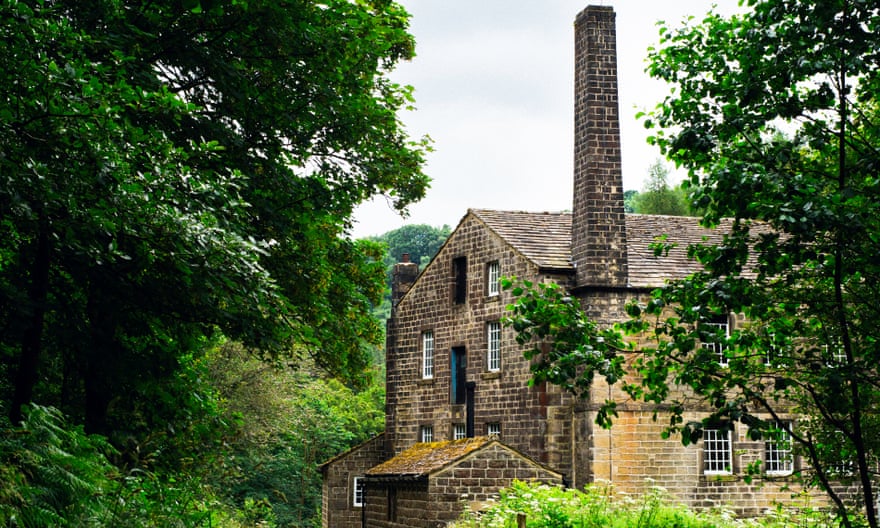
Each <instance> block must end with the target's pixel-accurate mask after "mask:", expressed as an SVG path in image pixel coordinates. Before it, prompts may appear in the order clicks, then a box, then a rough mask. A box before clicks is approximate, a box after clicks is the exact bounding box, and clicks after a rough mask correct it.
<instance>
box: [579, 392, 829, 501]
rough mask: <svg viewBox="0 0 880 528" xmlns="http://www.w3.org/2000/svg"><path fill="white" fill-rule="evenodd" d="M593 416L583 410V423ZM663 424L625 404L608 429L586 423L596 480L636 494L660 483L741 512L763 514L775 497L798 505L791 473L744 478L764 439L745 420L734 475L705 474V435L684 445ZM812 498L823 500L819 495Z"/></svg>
mask: <svg viewBox="0 0 880 528" xmlns="http://www.w3.org/2000/svg"><path fill="white" fill-rule="evenodd" d="M704 416H705V414H701V413H687V414H686V415H685V417H684V418H685V421H688V420H700V419H701V418H702V417H704ZM593 420H595V413H594V412H586V413H584V415H583V423H584V424H588V423H591V422H592V421H593ZM664 425H665V424H664V421H663V419H662V418H661V419H659V420H656V421H655V420H654V419H653V412H652V411H650V410H647V409H643V410H635V409H626V408H624V409H621V410H620V412H619V417H618V418H617V419H616V420H615V424H614V427H612V428H611V429H610V430H604V429H599V428H597V427H595V426H593V428H592V430H589V429H590V428H585V430H589V431H588V433H587V434H588V435H589V437H590V438H589V439H587V438H584V441H585V442H589V443H588V445H590V450H589V451H590V453H589V457H590V461H591V470H592V471H591V478H592V479H593V481H595V482H610V483H612V484H613V486H614V489H615V490H616V491H618V492H625V493H632V494H643V493H645V492H647V491H649V490H650V488H651V487H653V486H659V487H661V488H663V489H665V490H666V491H668V492H669V493H670V494H671V495H672V496H673V497H674V498H675V499H676V500H677V501H680V502H682V503H684V504H687V505H689V506H691V507H694V508H714V507H721V506H724V507H728V508H732V509H734V510H736V511H737V512H738V513H740V514H743V515H757V514H760V513H762V512H764V511H766V510H768V509H770V508H772V507H773V505H774V504H776V503H780V504H788V505H797V504H798V503H799V501H801V500H804V497H800V496H798V492H799V491H800V488H799V487H798V486H797V485H796V484H795V483H794V482H792V481H791V479H786V478H777V479H773V478H768V479H760V478H755V479H754V480H752V482H751V483H747V482H746V478H745V477H746V467H747V466H748V464H749V463H751V462H753V461H756V460H757V461H761V460H763V456H764V443H763V441H752V440H750V439H749V438H748V437H747V435H746V428H745V427H744V426H742V425H741V424H735V427H734V432H733V437H732V439H733V445H732V450H733V467H732V473H731V474H730V475H705V474H703V471H702V467H703V466H702V464H703V456H704V445H703V441H700V442H697V443H696V444H691V445H689V446H686V447H685V446H683V445H682V444H681V441H680V439H679V438H678V437H676V436H674V437H670V438H668V439H663V438H662V436H661V433H662V430H663V428H664ZM801 467H802V461H801V460H795V469H796V470H797V469H799V468H801ZM812 500H813V501H815V500H816V499H815V498H814V499H812ZM814 504H815V505H818V504H821V499H820V501H819V502H814Z"/></svg>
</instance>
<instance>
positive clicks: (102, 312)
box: [0, 0, 427, 434]
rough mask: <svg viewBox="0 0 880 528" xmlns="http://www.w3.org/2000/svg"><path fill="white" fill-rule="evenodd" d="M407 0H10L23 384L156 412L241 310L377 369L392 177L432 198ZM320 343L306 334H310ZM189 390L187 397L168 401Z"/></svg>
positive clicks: (7, 195) (0, 97)
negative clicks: (364, 228)
mask: <svg viewBox="0 0 880 528" xmlns="http://www.w3.org/2000/svg"><path fill="white" fill-rule="evenodd" d="M407 24H408V15H407V14H406V12H405V11H403V9H402V8H401V7H400V6H398V5H397V4H394V3H392V2H388V1H383V0H375V1H365V2H348V1H345V0H338V1H337V0H331V1H330V2H313V1H311V0H299V1H295V2H287V3H278V2H274V1H249V2H237V1H235V2H231V3H220V2H209V1H204V2H199V1H198V0H189V1H185V2H178V1H176V0H175V1H168V2H148V3H142V2H125V1H123V2H117V1H99V2H86V3H83V2H78V1H75V0H70V1H59V2H37V1H25V0H21V1H18V0H16V1H10V2H6V3H4V4H3V6H2V8H0V31H2V32H3V40H4V49H3V52H2V53H0V150H2V152H3V155H2V156H0V174H2V175H3V176H2V177H0V178H2V184H0V218H2V221H0V327H2V329H3V331H2V333H0V361H2V367H0V373H2V374H3V379H2V381H0V390H2V391H3V394H2V401H3V404H4V407H5V410H6V411H8V412H9V413H10V416H11V418H12V420H13V422H14V423H17V422H18V421H19V420H20V419H21V413H20V409H21V408H22V405H25V404H27V403H28V402H30V401H38V402H41V403H45V404H54V405H58V406H60V407H61V408H62V409H63V410H64V411H65V412H66V413H68V414H70V415H71V416H72V417H73V418H74V419H75V420H76V421H83V422H84V423H85V426H86V429H87V430H88V431H90V432H102V433H107V434H115V433H117V432H118V431H120V430H121V429H132V428H136V429H138V430H140V431H141V432H149V431H150V430H151V429H152V428H155V427H157V426H158V424H161V423H163V422H165V421H167V420H172V421H173V420H174V419H175V418H176V416H174V415H173V413H174V412H176V410H173V409H172V410H169V409H157V408H155V407H154V406H153V405H152V404H151V402H153V401H155V400H156V399H162V398H165V397H166V396H170V395H173V394H176V393H178V392H179V391H181V390H184V389H185V388H184V387H180V386H174V383H175V382H174V380H175V374H176V373H177V372H178V371H179V370H180V367H181V358H182V357H186V356H187V355H190V354H194V353H198V351H199V350H203V349H204V348H205V347H206V344H207V343H208V342H209V340H211V339H213V338H214V337H215V336H216V335H217V334H218V333H220V332H222V334H224V335H225V336H227V337H230V338H234V339H236V340H239V341H240V342H242V343H244V344H245V345H246V346H247V347H249V348H251V349H254V350H259V351H261V352H262V353H264V354H268V355H291V351H292V350H296V353H295V354H293V356H292V357H294V359H296V360H299V359H301V358H304V357H308V358H310V360H311V361H313V362H314V363H315V364H316V365H318V366H320V367H321V368H323V369H324V370H325V371H327V372H328V373H330V374H331V375H334V376H338V377H340V378H342V379H347V380H349V381H352V382H355V383H363V382H364V381H365V380H364V379H363V378H362V377H361V374H362V372H363V371H364V369H365V368H366V367H367V366H368V364H369V360H370V356H369V353H368V350H367V347H365V346H364V345H365V343H371V342H372V343H376V342H378V341H379V340H380V339H381V330H380V328H379V325H378V323H377V322H376V321H375V319H374V318H373V317H372V316H371V313H370V307H371V304H372V303H373V302H376V301H377V300H378V298H379V296H380V295H381V292H382V285H383V281H382V277H383V271H384V269H383V266H382V264H381V256H382V254H381V252H380V250H379V248H378V247H377V246H376V245H375V244H371V243H368V242H354V241H352V240H350V239H349V238H348V236H347V234H346V233H347V229H348V227H349V224H350V219H351V214H352V210H353V208H354V207H355V206H356V205H357V204H358V203H360V202H362V201H363V200H365V199H366V198H368V197H370V196H372V195H375V194H377V193H386V194H389V195H390V196H392V197H393V199H394V203H395V205H396V207H398V208H400V209H404V208H405V207H406V206H407V204H409V203H411V202H412V201H413V200H417V199H419V198H421V197H422V195H423V193H424V191H425V187H426V184H427V180H426V178H425V176H424V175H423V174H422V173H421V163H422V158H423V153H424V150H425V148H426V144H425V143H424V142H414V141H411V140H410V139H408V137H407V136H406V134H405V132H404V131H403V129H402V127H401V124H400V122H399V120H398V117H397V111H398V110H400V109H402V108H404V107H406V106H407V105H408V104H409V100H410V91H409V89H408V88H406V87H402V86H398V85H396V84H394V83H392V82H391V81H389V80H388V78H387V76H386V72H387V71H388V70H389V69H390V68H392V67H393V66H394V65H395V63H397V62H398V61H400V60H404V59H408V58H409V57H411V55H412V53H413V40H412V37H411V36H410V35H409V34H408V33H407V31H406V29H407ZM294 343H296V344H297V347H296V348H295V349H294V348H293V346H292V345H293V344H294ZM165 411H170V412H172V416H168V415H166V414H164V412H165Z"/></svg>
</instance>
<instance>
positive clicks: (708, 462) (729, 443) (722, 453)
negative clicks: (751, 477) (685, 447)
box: [703, 428, 733, 475]
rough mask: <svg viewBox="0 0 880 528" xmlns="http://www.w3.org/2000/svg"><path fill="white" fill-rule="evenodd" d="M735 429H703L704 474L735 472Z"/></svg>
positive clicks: (730, 473)
mask: <svg viewBox="0 0 880 528" xmlns="http://www.w3.org/2000/svg"><path fill="white" fill-rule="evenodd" d="M732 437H733V431H731V430H728V429H714V428H712V429H703V474H704V475H732V474H733V439H732Z"/></svg>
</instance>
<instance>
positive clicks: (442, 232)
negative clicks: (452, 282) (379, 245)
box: [376, 224, 451, 267]
mask: <svg viewBox="0 0 880 528" xmlns="http://www.w3.org/2000/svg"><path fill="white" fill-rule="evenodd" d="M450 232H451V229H449V226H448V225H444V226H443V227H433V226H429V225H426V224H410V225H405V226H403V227H400V228H398V229H395V230H393V231H389V232H387V233H385V234H384V235H381V236H379V237H376V241H378V242H384V243H386V244H388V254H387V256H386V258H385V264H386V265H387V266H394V264H397V263H398V262H400V259H401V255H403V254H404V253H407V254H409V258H410V260H411V261H412V262H415V263H416V264H419V266H420V267H424V266H427V265H428V262H429V261H430V260H431V259H432V258H434V255H436V254H437V251H438V250H439V249H440V246H442V245H443V243H444V242H446V239H447V238H448V237H449V233H450Z"/></svg>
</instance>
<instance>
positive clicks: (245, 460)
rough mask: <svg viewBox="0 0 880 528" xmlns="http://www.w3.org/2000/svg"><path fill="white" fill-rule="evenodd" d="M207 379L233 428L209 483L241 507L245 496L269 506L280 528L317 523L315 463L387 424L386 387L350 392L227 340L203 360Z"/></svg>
mask: <svg viewBox="0 0 880 528" xmlns="http://www.w3.org/2000/svg"><path fill="white" fill-rule="evenodd" d="M204 364H205V365H206V367H207V375H206V378H207V379H208V380H209V383H210V384H211V385H212V386H213V387H215V389H216V391H217V396H218V398H219V399H220V400H221V401H224V402H226V409H224V415H225V416H226V420H227V421H228V422H230V423H234V424H235V426H234V427H233V429H234V430H235V431H236V432H237V434H235V435H234V436H232V437H230V438H228V439H227V440H226V442H225V443H226V445H228V446H229V448H230V453H229V454H228V455H226V456H224V458H223V459H222V462H223V464H224V465H225V466H226V467H234V468H236V471H234V472H232V473H227V474H224V472H222V471H218V469H220V468H216V469H214V468H212V469H214V470H213V471H210V473H211V474H212V475H213V478H211V482H212V483H213V484H214V485H215V486H216V488H217V489H223V490H226V493H227V494H228V495H229V499H228V501H229V502H232V503H234V504H236V505H238V507H241V505H242V504H244V503H246V501H247V500H248V499H250V500H255V501H258V502H261V503H263V504H267V505H269V506H270V507H271V509H272V511H273V513H274V517H275V519H276V521H277V522H278V524H279V526H314V525H315V523H316V522H318V523H319V522H320V515H319V513H320V504H321V474H320V472H319V469H318V465H319V464H321V463H323V462H326V461H327V460H330V459H331V458H332V457H334V456H336V455H337V454H339V453H341V452H344V451H346V450H347V449H349V448H351V447H354V446H355V445H357V444H359V443H361V442H364V441H366V440H367V439H369V438H370V437H372V436H375V435H376V434H378V433H379V432H381V431H382V430H383V429H384V425H385V386H384V384H383V383H382V382H376V383H374V384H373V385H371V386H370V387H368V388H367V389H366V390H363V391H353V390H351V389H350V388H348V387H345V386H344V385H342V384H341V383H339V382H338V381H336V380H325V379H320V378H318V377H316V376H315V375H314V373H313V372H309V371H308V370H309V369H300V370H299V371H292V370H291V369H290V368H286V367H284V366H281V367H280V368H279V366H272V365H267V364H266V363H265V362H262V361H259V360H258V359H257V358H253V357H252V356H251V355H249V354H248V353H247V351H246V350H243V348H242V347H241V346H240V345H237V344H235V343H225V344H224V345H222V346H220V347H218V348H217V349H216V350H212V351H211V352H210V353H209V354H208V355H207V357H206V360H205V362H204Z"/></svg>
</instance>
